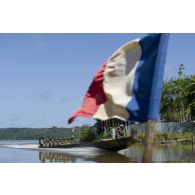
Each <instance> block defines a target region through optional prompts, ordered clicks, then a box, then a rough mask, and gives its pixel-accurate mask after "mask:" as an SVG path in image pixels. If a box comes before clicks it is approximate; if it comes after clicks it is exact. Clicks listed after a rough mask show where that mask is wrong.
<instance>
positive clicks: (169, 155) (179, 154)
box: [119, 143, 195, 163]
mask: <svg viewBox="0 0 195 195" xmlns="http://www.w3.org/2000/svg"><path fill="white" fill-rule="evenodd" d="M143 150H144V146H143V144H140V143H138V144H135V145H133V146H132V147H130V148H128V149H126V150H123V151H120V152H119V153H121V154H123V155H125V156H127V157H131V158H132V159H134V160H136V161H138V162H141V161H142V158H143ZM152 162H157V163H158V162H163V163H165V162H172V163H194V162H195V146H193V145H192V144H186V145H185V144H155V145H154V148H153V155H152Z"/></svg>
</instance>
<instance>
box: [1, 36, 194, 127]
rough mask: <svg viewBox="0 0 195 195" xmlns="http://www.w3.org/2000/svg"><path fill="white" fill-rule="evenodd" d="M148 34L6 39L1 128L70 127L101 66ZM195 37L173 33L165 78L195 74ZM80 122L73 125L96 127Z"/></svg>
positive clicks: (2, 54)
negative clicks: (180, 71) (182, 72)
mask: <svg viewBox="0 0 195 195" xmlns="http://www.w3.org/2000/svg"><path fill="white" fill-rule="evenodd" d="M145 35H146V34H140V33H137V34H127V33H125V34H108V33H107V34H0V128H5V127H33V128H34V127H53V126H57V127H69V126H68V125H67V120H68V118H69V117H70V116H71V115H72V113H73V112H74V111H75V110H76V109H77V108H79V107H80V106H81V104H82V101H83V97H84V95H85V93H86V91H87V89H88V87H89V85H90V83H91V81H92V78H93V76H94V74H95V73H96V72H97V70H98V69H99V67H100V66H101V65H102V64H103V63H104V62H105V61H106V59H107V58H109V57H110V56H111V55H112V53H113V52H114V51H115V50H116V49H118V48H119V47H121V46H122V45H123V44H125V43H126V42H128V41H130V40H132V39H135V38H140V37H143V36H145ZM194 51H195V34H171V35H170V40H169V45H168V51H167V59H166V64H165V73H164V79H170V78H171V77H174V76H176V75H177V72H178V68H179V65H180V64H184V66H185V74H186V75H191V74H195V67H194V63H195V55H194ZM92 123H93V120H92V119H84V118H77V119H76V120H75V122H74V123H73V124H72V125H71V126H75V125H82V124H92Z"/></svg>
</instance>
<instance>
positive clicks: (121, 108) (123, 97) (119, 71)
mask: <svg viewBox="0 0 195 195" xmlns="http://www.w3.org/2000/svg"><path fill="white" fill-rule="evenodd" d="M168 37H169V35H168V34H160V33H159V34H150V35H148V36H146V37H144V38H141V39H135V40H133V41H131V42H128V43H127V44H125V45H123V46H122V47H121V48H119V49H118V50H117V51H116V52H115V53H114V54H113V55H112V56H111V57H110V58H109V59H108V60H107V62H106V63H105V64H103V65H102V66H101V68H100V69H99V71H98V72H97V73H96V75H95V76H94V78H93V81H92V83H91V85H90V87H89V89H88V91H87V93H86V95H85V98H84V101H83V104H82V106H81V108H79V109H78V110H77V111H76V112H75V113H74V114H73V115H72V117H71V118H70V119H69V120H68V123H69V124H70V123H72V122H73V121H74V119H75V118H76V117H78V116H82V117H88V118H89V117H93V118H96V119H100V120H107V119H111V118H118V119H121V120H125V121H139V122H145V121H147V120H158V118H159V107H160V98H161V90H162V83H163V73H164V65H165V57H166V50H167V44H168Z"/></svg>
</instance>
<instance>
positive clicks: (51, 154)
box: [0, 140, 195, 163]
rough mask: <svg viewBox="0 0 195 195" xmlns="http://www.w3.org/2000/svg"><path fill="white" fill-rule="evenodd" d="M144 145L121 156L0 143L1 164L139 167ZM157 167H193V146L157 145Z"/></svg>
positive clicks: (92, 150) (88, 149) (20, 142)
mask: <svg viewBox="0 0 195 195" xmlns="http://www.w3.org/2000/svg"><path fill="white" fill-rule="evenodd" d="M143 148H144V147H143V144H141V143H137V144H134V145H133V146H131V147H129V148H127V149H125V150H121V151H119V152H109V151H104V150H101V149H97V148H92V147H83V148H70V149H39V148H38V141H37V140H10V141H0V163H139V162H141V161H142V156H143ZM152 161H153V162H154V163H167V162H170V163H171V162H174V163H194V162H195V146H193V145H191V144H187V145H181V144H169V145H160V144H155V146H154V148H153V158H152Z"/></svg>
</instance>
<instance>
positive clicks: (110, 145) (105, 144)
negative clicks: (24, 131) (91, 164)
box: [39, 136, 136, 151]
mask: <svg viewBox="0 0 195 195" xmlns="http://www.w3.org/2000/svg"><path fill="white" fill-rule="evenodd" d="M45 140H46V144H42V142H43V140H39V148H73V147H96V148H100V149H104V150H110V151H118V150H122V149H125V148H128V147H130V146H131V145H133V144H134V143H135V142H136V140H135V139H133V138H132V137H130V136H129V137H124V138H121V139H103V140H100V141H92V142H78V143H76V142H74V141H73V142H67V143H63V142H57V143H56V144H50V143H49V139H45ZM47 143H48V144H47Z"/></svg>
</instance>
